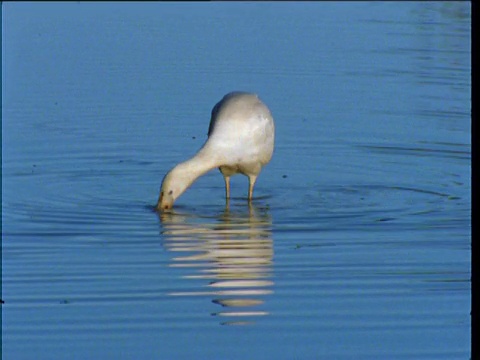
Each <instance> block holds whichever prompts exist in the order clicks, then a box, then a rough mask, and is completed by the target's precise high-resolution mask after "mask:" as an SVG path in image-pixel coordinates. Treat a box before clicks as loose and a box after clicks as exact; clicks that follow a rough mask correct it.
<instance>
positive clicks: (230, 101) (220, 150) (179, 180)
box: [157, 92, 275, 210]
mask: <svg viewBox="0 0 480 360" xmlns="http://www.w3.org/2000/svg"><path fill="white" fill-rule="evenodd" d="M274 137H275V126H274V123H273V117H272V114H271V113H270V110H269V109H268V108H267V106H266V105H265V104H264V103H263V102H262V101H260V99H259V98H258V96H257V95H255V94H251V93H246V92H231V93H228V94H227V95H225V96H224V97H223V99H222V100H220V101H219V102H218V103H217V104H216V105H215V106H214V107H213V109H212V117H211V119H210V126H209V128H208V139H207V141H206V142H205V144H204V145H203V146H202V148H201V149H200V150H199V151H198V152H197V154H196V155H195V156H194V157H192V158H191V159H189V160H187V161H185V162H182V163H180V164H178V165H176V166H175V167H174V168H173V169H171V170H170V171H169V172H168V173H167V174H166V175H165V177H164V178H163V181H162V186H161V188H160V196H159V198H158V203H157V209H158V210H165V209H171V208H172V206H173V203H174V202H175V200H176V199H177V198H178V197H179V196H180V195H181V194H183V192H184V191H185V190H187V188H188V187H189V186H190V185H192V183H193V182H194V181H195V180H196V179H197V178H199V177H200V176H202V175H203V174H205V173H206V172H208V171H210V170H212V169H214V168H219V170H220V172H221V173H222V175H223V177H224V179H225V196H226V199H227V201H228V199H229V198H230V176H232V175H235V174H239V173H240V174H243V175H246V176H248V180H249V188H248V200H249V201H251V199H252V195H253V187H254V185H255V181H256V180H257V177H258V174H259V173H260V170H261V169H262V167H263V166H265V164H267V163H268V162H269V161H270V159H271V158H272V154H273V146H274Z"/></svg>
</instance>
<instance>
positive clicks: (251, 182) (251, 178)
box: [248, 175, 257, 201]
mask: <svg viewBox="0 0 480 360" xmlns="http://www.w3.org/2000/svg"><path fill="white" fill-rule="evenodd" d="M255 181H257V176H256V175H248V201H252V198H253V187H254V186H255Z"/></svg>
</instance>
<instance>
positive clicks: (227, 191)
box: [223, 176, 230, 201]
mask: <svg viewBox="0 0 480 360" xmlns="http://www.w3.org/2000/svg"><path fill="white" fill-rule="evenodd" d="M223 178H224V179H225V199H227V201H228V200H229V199H230V176H224V177H223Z"/></svg>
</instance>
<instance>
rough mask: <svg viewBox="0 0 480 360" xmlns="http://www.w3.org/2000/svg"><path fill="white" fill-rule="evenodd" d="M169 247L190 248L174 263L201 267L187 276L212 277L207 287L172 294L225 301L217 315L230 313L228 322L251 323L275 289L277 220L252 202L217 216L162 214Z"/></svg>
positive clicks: (175, 250) (177, 249)
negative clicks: (275, 226) (273, 271)
mask: <svg viewBox="0 0 480 360" xmlns="http://www.w3.org/2000/svg"><path fill="white" fill-rule="evenodd" d="M159 217H160V221H161V223H162V228H163V230H162V234H163V237H164V246H165V247H166V249H168V250H169V251H171V252H175V253H185V255H183V256H182V255H180V254H179V256H175V257H173V259H172V264H171V266H173V267H191V268H194V269H196V270H195V271H192V273H191V274H189V275H187V276H185V278H198V279H207V280H209V282H208V283H207V284H205V289H199V290H198V291H188V292H187V291H186V292H171V293H170V294H169V295H171V296H192V295H202V296H205V295H208V296H211V298H212V302H213V303H215V304H218V305H220V306H222V309H219V311H218V312H215V313H214V314H212V315H216V316H220V317H225V318H228V320H226V321H224V322H222V324H227V325H243V324H250V323H252V322H253V319H254V318H255V317H258V316H265V315H268V311H267V310H265V309H263V307H264V297H265V295H268V294H271V293H272V292H273V290H272V288H273V281H272V260H273V242H272V234H271V228H272V220H271V217H270V215H269V214H268V211H267V210H266V209H261V208H257V207H254V206H253V205H249V206H248V207H247V206H245V207H242V208H241V209H240V210H238V211H235V210H231V209H230V206H229V204H228V203H227V206H226V207H225V210H224V211H223V212H222V213H220V214H217V215H216V216H197V215H193V214H189V213H182V212H170V213H161V214H159Z"/></svg>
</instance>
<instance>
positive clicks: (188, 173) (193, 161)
mask: <svg viewBox="0 0 480 360" xmlns="http://www.w3.org/2000/svg"><path fill="white" fill-rule="evenodd" d="M218 166H220V164H219V162H218V159H216V158H215V157H214V156H212V154H210V153H209V152H208V151H206V149H205V148H202V149H201V150H200V151H199V152H198V153H197V154H196V155H195V156H193V157H192V158H190V159H188V160H186V161H184V162H182V163H180V164H178V165H177V166H176V168H177V170H178V171H179V172H180V173H181V180H182V182H183V183H184V185H185V186H186V187H189V186H190V185H191V184H192V183H193V182H194V181H195V180H196V179H198V178H199V177H200V176H202V175H203V174H205V173H206V172H208V171H210V170H212V169H214V168H216V167H218Z"/></svg>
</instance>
